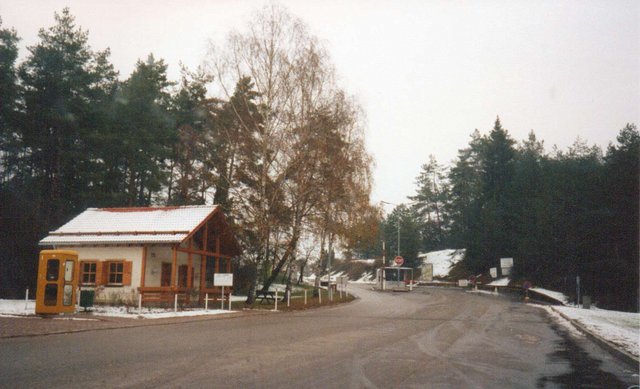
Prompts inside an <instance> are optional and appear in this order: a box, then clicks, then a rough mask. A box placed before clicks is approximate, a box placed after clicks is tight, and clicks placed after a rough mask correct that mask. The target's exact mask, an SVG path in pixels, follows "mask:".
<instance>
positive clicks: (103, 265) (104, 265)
mask: <svg viewBox="0 0 640 389" xmlns="http://www.w3.org/2000/svg"><path fill="white" fill-rule="evenodd" d="M109 263H110V262H109V261H104V262H98V263H97V264H96V283H97V282H98V280H100V281H99V282H100V285H106V284H108V283H109ZM98 269H100V271H101V273H102V274H101V275H100V278H98Z"/></svg>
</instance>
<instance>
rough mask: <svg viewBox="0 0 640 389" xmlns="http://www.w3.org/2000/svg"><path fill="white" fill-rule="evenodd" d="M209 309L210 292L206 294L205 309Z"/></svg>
mask: <svg viewBox="0 0 640 389" xmlns="http://www.w3.org/2000/svg"><path fill="white" fill-rule="evenodd" d="M208 309H209V293H205V294H204V310H205V311H206V310H208Z"/></svg>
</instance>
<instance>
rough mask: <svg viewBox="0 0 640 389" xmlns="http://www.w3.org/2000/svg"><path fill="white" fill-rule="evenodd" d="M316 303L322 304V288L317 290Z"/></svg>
mask: <svg viewBox="0 0 640 389" xmlns="http://www.w3.org/2000/svg"><path fill="white" fill-rule="evenodd" d="M318 302H319V303H320V304H322V288H319V289H318Z"/></svg>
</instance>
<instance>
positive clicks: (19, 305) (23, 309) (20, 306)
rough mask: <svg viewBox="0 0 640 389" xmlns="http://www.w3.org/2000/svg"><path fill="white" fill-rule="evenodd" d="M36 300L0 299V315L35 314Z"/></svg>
mask: <svg viewBox="0 0 640 389" xmlns="http://www.w3.org/2000/svg"><path fill="white" fill-rule="evenodd" d="M35 313H36V302H35V300H27V301H26V302H25V300H3V299H0V315H2V316H14V315H35Z"/></svg>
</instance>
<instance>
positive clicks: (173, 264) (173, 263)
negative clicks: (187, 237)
mask: <svg viewBox="0 0 640 389" xmlns="http://www.w3.org/2000/svg"><path fill="white" fill-rule="evenodd" d="M171 252H172V254H173V260H172V261H171V289H172V290H174V291H175V289H176V268H177V266H178V250H177V247H176V246H175V245H174V246H172V247H171Z"/></svg>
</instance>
